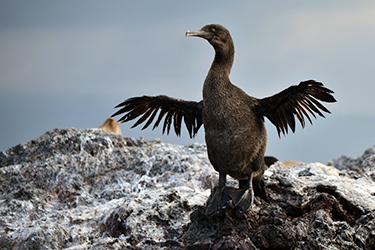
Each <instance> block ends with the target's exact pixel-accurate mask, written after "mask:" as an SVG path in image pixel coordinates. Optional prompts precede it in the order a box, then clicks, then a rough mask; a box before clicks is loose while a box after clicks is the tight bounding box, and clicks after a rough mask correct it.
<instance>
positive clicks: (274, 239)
mask: <svg viewBox="0 0 375 250" xmlns="http://www.w3.org/2000/svg"><path fill="white" fill-rule="evenodd" d="M374 151H375V150H372V151H371V150H368V151H366V152H368V153H367V154H366V157H365V158H366V159H362V160H358V161H356V163H355V164H354V165H355V168H354V167H353V165H350V164H348V162H347V161H345V160H343V159H337V160H332V161H331V162H330V164H331V165H332V166H325V165H323V164H320V163H312V164H298V165H295V166H293V167H290V168H287V167H284V166H283V165H282V163H280V162H277V163H276V164H274V165H272V166H271V167H270V168H269V169H267V171H266V172H265V176H264V182H265V186H266V191H267V194H268V201H265V200H263V199H261V198H259V197H256V198H255V202H254V203H255V204H254V205H253V207H252V209H251V210H250V211H249V212H247V213H241V212H240V211H238V210H237V209H236V208H233V206H232V204H230V203H229V204H227V205H226V207H224V208H223V209H222V210H221V211H220V212H218V213H217V214H215V215H213V216H211V217H207V216H205V215H204V205H205V202H206V201H207V199H208V198H209V196H210V193H211V191H210V190H211V188H213V187H214V184H215V183H216V182H217V179H218V175H217V173H216V172H215V171H214V170H213V168H212V167H211V165H210V163H209V161H208V159H207V154H206V148H205V145H201V144H193V145H190V146H177V145H171V144H168V143H163V142H161V141H160V140H152V141H149V140H146V139H143V138H141V139H134V138H127V137H124V136H121V135H116V134H113V133H106V132H104V131H102V130H99V129H85V130H78V129H74V128H72V129H55V130H53V131H49V132H47V133H46V134H45V135H43V136H41V137H40V138H36V139H34V140H32V141H30V142H28V143H25V144H20V145H17V146H15V147H13V148H10V149H9V150H7V151H5V152H0V214H1V217H0V249H375V185H374V181H375V178H374V173H375V162H374V159H375V153H374ZM338 164H339V166H338ZM335 167H338V168H335ZM353 169H354V170H353ZM229 182H230V185H236V181H235V180H233V179H229Z"/></svg>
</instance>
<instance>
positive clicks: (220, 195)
mask: <svg viewBox="0 0 375 250" xmlns="http://www.w3.org/2000/svg"><path fill="white" fill-rule="evenodd" d="M226 181H227V175H226V174H223V173H220V172H219V184H218V186H217V188H216V191H215V192H214V193H213V194H212V197H211V200H209V201H208V204H207V208H206V215H210V214H213V213H214V212H216V211H218V210H219V209H220V208H222V207H223V206H224V205H225V203H227V202H228V201H229V200H230V197H229V196H228V194H227V192H226V191H225V183H226Z"/></svg>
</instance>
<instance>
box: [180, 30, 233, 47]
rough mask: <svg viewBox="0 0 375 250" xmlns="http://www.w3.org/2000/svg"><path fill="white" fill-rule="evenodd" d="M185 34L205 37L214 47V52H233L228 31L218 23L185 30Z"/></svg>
mask: <svg viewBox="0 0 375 250" xmlns="http://www.w3.org/2000/svg"><path fill="white" fill-rule="evenodd" d="M185 36H197V37H201V38H204V39H206V40H207V41H208V42H209V43H210V44H211V45H212V46H213V47H214V49H215V51H216V53H220V52H222V53H224V54H227V53H228V52H232V51H233V53H234V45H233V40H232V37H231V36H230V33H229V31H228V30H227V29H226V28H225V27H223V26H221V25H220V24H208V25H205V26H204V27H203V28H201V29H200V30H197V31H187V32H186V33H185Z"/></svg>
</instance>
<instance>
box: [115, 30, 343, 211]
mask: <svg viewBox="0 0 375 250" xmlns="http://www.w3.org/2000/svg"><path fill="white" fill-rule="evenodd" d="M186 36H197V37H202V38H204V39H206V40H207V41H208V42H209V43H210V44H211V45H212V46H213V47H214V49H215V58H214V60H213V62H212V65H211V68H210V70H209V72H208V74H207V77H206V79H205V81H204V85H203V100H202V101H200V102H193V101H184V100H179V99H174V98H171V97H167V96H156V97H151V96H143V97H134V98H130V99H128V100H126V101H124V102H122V103H120V104H119V105H117V106H116V108H120V110H118V111H117V112H116V113H115V114H114V115H113V116H116V115H119V114H123V113H124V114H125V115H124V116H123V117H122V118H121V119H120V120H119V121H120V122H127V121H130V120H133V119H135V118H137V117H139V116H141V117H140V118H139V120H138V121H137V122H136V123H135V124H134V125H133V127H135V126H137V125H139V124H141V123H142V122H144V121H146V120H147V119H148V120H147V122H146V124H145V125H144V127H143V128H142V129H145V128H147V127H148V126H149V125H150V124H151V123H152V122H153V121H154V119H155V117H156V115H157V113H158V111H159V110H160V113H159V115H158V117H157V119H156V122H155V123H154V126H153V129H154V128H155V127H157V126H158V125H159V123H160V122H161V121H162V119H163V118H164V122H163V133H164V132H165V131H167V133H169V131H170V127H171V125H172V124H173V127H174V130H175V132H176V134H177V135H180V131H181V123H182V120H184V123H185V125H186V127H187V130H188V132H189V135H190V137H194V136H195V135H196V134H197V132H198V130H199V128H200V127H201V125H202V124H203V125H204V130H205V140H206V144H207V151H208V157H209V159H210V162H211V164H212V165H213V167H214V168H215V170H216V171H218V172H219V175H220V178H219V185H218V188H217V190H216V192H215V193H214V194H213V195H212V198H211V200H210V201H209V202H208V206H207V210H206V212H207V214H211V213H213V212H215V211H216V210H218V209H219V208H220V207H221V206H222V205H224V204H225V203H226V202H227V201H229V200H232V201H233V203H234V204H235V205H236V206H238V207H239V208H241V209H242V210H244V211H247V210H248V209H249V208H250V206H251V204H252V202H253V187H252V186H253V185H258V184H259V182H260V181H261V179H262V176H263V172H264V169H265V162H264V153H265V150H266V144H267V133H266V128H265V125H264V117H267V118H268V119H269V120H270V121H271V122H272V124H274V125H275V127H276V129H277V131H278V134H279V136H280V133H283V134H284V135H285V134H287V133H288V127H289V128H290V129H291V130H292V131H293V132H294V131H295V123H296V122H295V117H297V119H298V120H299V122H300V123H301V125H302V127H304V125H305V120H304V119H305V117H306V118H307V119H308V120H309V122H310V123H311V119H310V117H309V114H311V115H312V116H313V117H315V118H316V116H315V114H318V115H319V116H322V117H324V115H323V114H322V112H327V113H330V112H329V110H328V109H326V108H325V107H324V106H323V105H322V104H321V103H320V102H319V101H324V102H335V101H336V100H335V98H334V97H333V96H332V95H331V94H332V93H333V91H331V90H329V89H327V88H325V87H324V86H323V84H322V83H320V82H316V81H314V80H308V81H304V82H301V83H300V84H299V85H297V86H291V87H289V88H287V89H285V90H283V91H282V92H280V93H278V94H276V95H273V96H270V97H267V98H263V99H258V98H254V97H251V96H249V95H247V94H246V93H245V92H244V91H242V90H241V89H240V88H238V87H236V86H235V85H233V84H232V83H231V82H230V80H229V74H230V71H231V68H232V64H233V60H234V45H233V41H232V37H231V36H230V33H229V31H228V30H227V29H226V28H224V27H223V26H221V25H218V24H211V25H206V26H204V27H203V28H202V29H201V30H198V31H194V32H190V31H188V32H186ZM227 174H228V175H230V176H232V177H234V178H236V179H238V180H239V189H234V188H229V187H225V182H226V175H227Z"/></svg>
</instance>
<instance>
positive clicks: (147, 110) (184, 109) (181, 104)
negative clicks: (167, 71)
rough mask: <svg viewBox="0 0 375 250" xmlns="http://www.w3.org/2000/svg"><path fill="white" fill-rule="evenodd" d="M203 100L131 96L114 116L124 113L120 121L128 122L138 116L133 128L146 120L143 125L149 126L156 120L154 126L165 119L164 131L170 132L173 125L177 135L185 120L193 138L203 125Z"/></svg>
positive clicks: (119, 105) (161, 96)
mask: <svg viewBox="0 0 375 250" xmlns="http://www.w3.org/2000/svg"><path fill="white" fill-rule="evenodd" d="M202 107H203V102H202V101H201V102H193V101H184V100H180V99H175V98H171V97H168V96H164V95H160V96H141V97H133V98H129V99H127V100H125V101H123V102H122V103H120V104H118V105H117V106H116V107H115V108H120V109H119V110H118V111H117V112H115V113H114V114H113V115H112V117H113V116H117V115H123V116H122V117H121V118H120V119H119V122H128V121H131V120H134V119H136V118H138V120H137V121H136V122H135V123H134V125H133V126H132V128H134V127H137V126H138V125H140V124H142V123H143V122H146V123H145V125H144V126H143V127H142V130H143V129H146V128H148V127H149V126H150V125H151V124H152V123H153V122H154V120H155V118H156V115H157V114H158V117H157V119H156V121H155V122H154V125H153V128H152V129H155V128H156V127H158V126H159V124H160V123H161V122H162V120H163V119H164V121H163V126H162V133H163V134H164V133H167V134H169V132H170V129H171V126H172V125H173V128H174V131H175V133H176V135H177V136H180V135H181V123H182V120H184V123H185V126H186V128H187V131H188V133H189V136H190V137H191V138H193V137H195V135H196V134H197V133H198V130H199V128H200V127H201V125H202Z"/></svg>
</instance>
